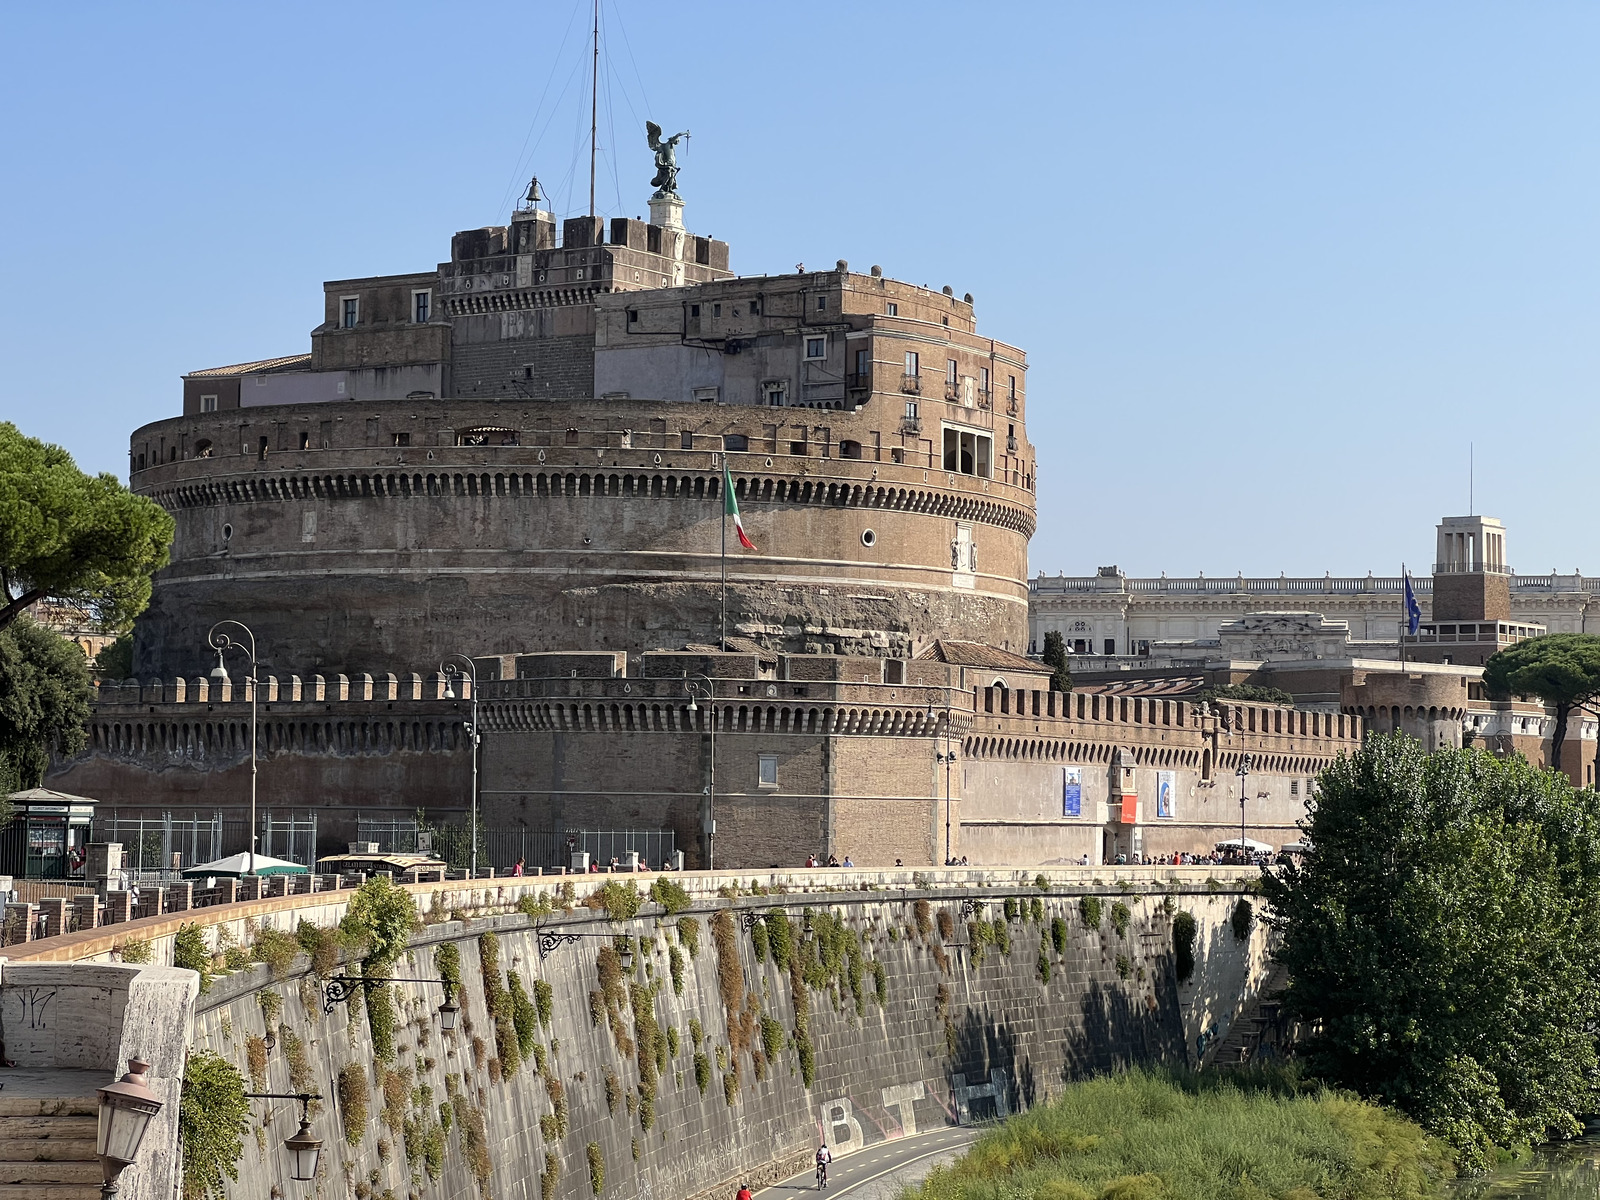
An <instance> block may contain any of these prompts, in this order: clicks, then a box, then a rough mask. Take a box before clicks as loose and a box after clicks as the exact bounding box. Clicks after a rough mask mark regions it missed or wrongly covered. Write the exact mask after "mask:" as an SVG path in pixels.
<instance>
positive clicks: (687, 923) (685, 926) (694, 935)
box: [678, 917, 700, 958]
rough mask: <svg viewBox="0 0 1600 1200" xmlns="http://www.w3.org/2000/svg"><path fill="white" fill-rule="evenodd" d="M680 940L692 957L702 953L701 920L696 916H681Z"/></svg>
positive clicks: (679, 925)
mask: <svg viewBox="0 0 1600 1200" xmlns="http://www.w3.org/2000/svg"><path fill="white" fill-rule="evenodd" d="M678 941H680V942H682V943H683V948H684V949H685V950H687V951H688V952H689V957H690V958H694V957H695V956H696V955H698V954H699V953H700V922H699V921H697V920H696V919H695V918H694V917H679V918H678Z"/></svg>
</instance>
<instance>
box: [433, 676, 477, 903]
mask: <svg viewBox="0 0 1600 1200" xmlns="http://www.w3.org/2000/svg"><path fill="white" fill-rule="evenodd" d="M439 673H440V674H441V675H443V676H444V698H445V699H446V700H454V699H455V698H456V691H455V686H454V683H455V680H457V679H462V680H464V681H466V682H467V683H468V684H469V685H470V686H471V688H472V720H470V721H468V722H466V727H467V736H468V737H469V738H470V739H472V825H471V828H470V829H469V831H468V835H469V836H470V837H471V839H472V878H474V879H476V878H477V877H478V742H479V741H480V740H481V735H480V734H479V733H478V665H477V664H476V663H475V662H473V661H472V660H471V659H470V658H468V657H467V656H466V655H465V654H452V655H451V656H450V657H449V658H447V659H445V660H444V662H442V663H440V664H439Z"/></svg>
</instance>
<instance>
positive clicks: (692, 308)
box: [689, 304, 700, 318]
mask: <svg viewBox="0 0 1600 1200" xmlns="http://www.w3.org/2000/svg"><path fill="white" fill-rule="evenodd" d="M689 316H690V317H694V318H698V317H699V316H700V306H699V305H698V304H691V305H689Z"/></svg>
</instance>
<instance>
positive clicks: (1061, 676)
mask: <svg viewBox="0 0 1600 1200" xmlns="http://www.w3.org/2000/svg"><path fill="white" fill-rule="evenodd" d="M1043 657H1044V665H1045V666H1047V667H1050V668H1051V669H1052V672H1051V675H1050V690H1051V691H1053V692H1070V691H1071V690H1072V672H1071V671H1070V670H1068V669H1067V639H1066V638H1064V637H1062V636H1061V635H1060V634H1059V633H1057V632H1056V631H1055V630H1051V631H1050V632H1049V633H1047V634H1045V635H1044V655H1043Z"/></svg>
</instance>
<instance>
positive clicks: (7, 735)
mask: <svg viewBox="0 0 1600 1200" xmlns="http://www.w3.org/2000/svg"><path fill="white" fill-rule="evenodd" d="M88 717H89V663H88V661H87V660H86V659H85V658H84V657H83V651H82V650H80V649H78V647H77V646H76V645H74V644H73V643H72V642H69V641H67V639H66V638H64V637H62V636H61V635H60V634H58V633H55V632H53V631H52V630H49V629H46V628H45V627H44V626H43V625H40V624H38V623H36V622H34V621H32V620H30V619H29V618H27V617H23V618H21V619H20V620H17V621H14V622H13V623H12V624H11V625H10V626H8V627H7V628H5V629H0V794H5V793H8V792H13V791H20V790H22V789H23V788H31V787H38V786H39V782H40V780H41V779H43V778H44V772H45V768H46V767H48V766H49V765H50V755H51V754H52V753H55V754H60V755H65V754H73V753H75V752H77V751H78V750H79V749H81V748H82V746H83V743H84V740H85V738H86V736H87V735H86V734H85V732H84V722H85V721H86V720H87V719H88ZM0 815H3V814H0ZM3 823H4V822H0V824H3Z"/></svg>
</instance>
